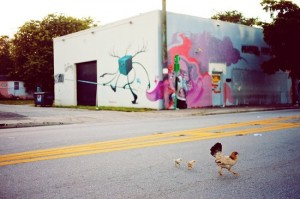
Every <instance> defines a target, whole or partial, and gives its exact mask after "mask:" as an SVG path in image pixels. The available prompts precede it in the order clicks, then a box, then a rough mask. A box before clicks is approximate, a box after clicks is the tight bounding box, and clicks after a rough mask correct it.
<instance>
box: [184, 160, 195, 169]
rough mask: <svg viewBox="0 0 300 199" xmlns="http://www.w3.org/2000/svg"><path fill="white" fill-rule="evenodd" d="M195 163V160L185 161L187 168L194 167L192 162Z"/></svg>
mask: <svg viewBox="0 0 300 199" xmlns="http://www.w3.org/2000/svg"><path fill="white" fill-rule="evenodd" d="M195 163H196V160H191V161H189V162H187V163H186V165H187V168H188V169H192V168H193V167H194V164H195Z"/></svg>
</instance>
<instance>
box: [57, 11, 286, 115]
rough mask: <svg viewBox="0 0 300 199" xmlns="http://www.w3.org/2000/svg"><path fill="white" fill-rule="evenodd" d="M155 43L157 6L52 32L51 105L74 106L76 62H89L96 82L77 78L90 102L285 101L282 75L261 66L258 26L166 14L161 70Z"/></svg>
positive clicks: (166, 105)
mask: <svg viewBox="0 0 300 199" xmlns="http://www.w3.org/2000/svg"><path fill="white" fill-rule="evenodd" d="M161 45H162V30H161V12H160V11H153V12H149V13H146V14H142V15H139V16H136V17H132V18H129V19H125V20H122V21H119V22H116V23H113V24H109V25H106V26H103V27H98V28H92V29H88V30H85V31H81V32H77V33H74V34H70V35H66V36H63V37H59V38H55V39H54V75H55V79H56V81H55V82H56V83H55V104H56V105H77V84H78V81H80V80H78V79H77V77H76V66H77V65H79V64H82V63H84V62H96V64H97V82H84V83H86V84H96V85H97V94H96V98H97V100H96V105H98V106H123V107H137V108H138V107H146V108H154V109H172V108H174V98H175V96H176V97H177V98H178V99H179V101H177V104H175V107H176V106H177V105H182V104H184V103H185V104H186V107H184V108H198V107H207V106H228V105H244V104H245V105H246V104H285V103H290V101H291V98H290V90H291V89H290V87H291V82H290V80H289V79H288V74H287V73H283V72H281V73H276V74H275V75H266V74H264V73H263V72H262V71H261V68H260V65H261V63H262V62H263V61H264V60H267V59H269V50H270V49H269V47H268V46H267V44H266V43H265V42H264V41H263V32H262V29H259V28H253V27H248V26H244V25H238V24H233V23H228V22H222V21H217V20H211V19H204V18H199V17H194V16H188V15H182V14H175V13H167V45H168V61H167V64H166V66H165V68H163V66H162V50H161V49H162V46H161ZM175 55H178V56H179V57H180V61H179V63H180V70H179V72H178V74H176V73H174V57H175ZM176 76H178V77H176ZM175 79H177V80H178V88H179V89H178V90H177V91H175ZM177 107H178V106H177ZM179 108H181V107H179Z"/></svg>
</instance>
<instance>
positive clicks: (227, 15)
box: [211, 10, 261, 26]
mask: <svg viewBox="0 0 300 199" xmlns="http://www.w3.org/2000/svg"><path fill="white" fill-rule="evenodd" d="M211 19H217V20H221V21H228V22H232V23H238V24H243V25H246V26H253V25H261V22H260V21H259V20H258V18H245V17H244V16H243V14H242V13H241V12H238V11H237V10H233V11H225V12H219V13H217V14H215V15H213V16H212V17H211Z"/></svg>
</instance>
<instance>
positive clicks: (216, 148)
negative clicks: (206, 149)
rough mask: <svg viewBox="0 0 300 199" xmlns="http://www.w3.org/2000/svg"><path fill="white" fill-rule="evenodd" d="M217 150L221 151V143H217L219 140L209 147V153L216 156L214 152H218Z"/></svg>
mask: <svg viewBox="0 0 300 199" xmlns="http://www.w3.org/2000/svg"><path fill="white" fill-rule="evenodd" d="M218 152H222V144H221V143H219V142H217V143H216V144H215V145H214V146H212V147H211V148H210V154H211V155H212V156H214V157H215V156H216V153H218Z"/></svg>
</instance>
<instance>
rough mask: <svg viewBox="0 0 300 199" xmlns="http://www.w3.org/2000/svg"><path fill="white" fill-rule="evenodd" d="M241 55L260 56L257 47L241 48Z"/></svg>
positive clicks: (244, 46)
mask: <svg viewBox="0 0 300 199" xmlns="http://www.w3.org/2000/svg"><path fill="white" fill-rule="evenodd" d="M242 53H248V54H254V55H256V56H259V55H260V51H259V48H258V47H257V46H247V45H243V46H242Z"/></svg>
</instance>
